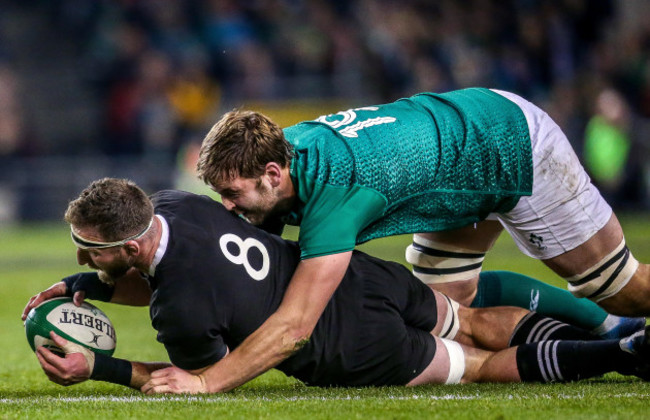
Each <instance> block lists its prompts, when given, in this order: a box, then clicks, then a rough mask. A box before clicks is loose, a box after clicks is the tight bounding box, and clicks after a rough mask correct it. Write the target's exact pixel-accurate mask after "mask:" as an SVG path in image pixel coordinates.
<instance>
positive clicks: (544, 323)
mask: <svg viewBox="0 0 650 420" xmlns="http://www.w3.org/2000/svg"><path fill="white" fill-rule="evenodd" d="M562 326H563V324H562V323H561V322H559V321H556V320H553V319H543V320H541V321H540V322H539V323H538V324H537V325H536V328H538V329H539V331H537V333H535V331H534V330H533V331H531V333H530V335H529V336H528V341H527V342H529V343H534V342H536V341H542V340H548V339H549V338H550V336H551V334H553V333H554V332H555V331H556V330H557V329H559V328H562Z"/></svg>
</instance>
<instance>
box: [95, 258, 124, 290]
mask: <svg viewBox="0 0 650 420" xmlns="http://www.w3.org/2000/svg"><path fill="white" fill-rule="evenodd" d="M130 269H131V264H130V263H129V262H128V261H120V262H119V263H117V264H115V265H113V266H112V267H109V268H104V269H97V275H98V276H99V280H101V281H102V282H104V283H106V284H109V285H111V286H115V281H116V280H117V279H119V278H120V277H124V276H125V275H126V273H127V272H128V271H129V270H130Z"/></svg>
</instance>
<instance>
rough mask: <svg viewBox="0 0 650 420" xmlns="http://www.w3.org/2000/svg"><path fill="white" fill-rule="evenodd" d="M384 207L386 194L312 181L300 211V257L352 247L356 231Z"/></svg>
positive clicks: (355, 186) (354, 243)
mask: <svg viewBox="0 0 650 420" xmlns="http://www.w3.org/2000/svg"><path fill="white" fill-rule="evenodd" d="M385 209H386V198H385V197H384V196H383V195H381V194H380V193H379V192H377V191H376V190H373V189H370V188H366V187H363V186H361V185H353V186H351V187H335V186H331V185H315V186H314V188H313V190H312V195H311V198H310V200H309V201H308V202H307V203H306V205H305V207H304V209H303V212H302V221H301V223H300V235H299V238H298V242H299V243H300V249H301V255H300V257H301V259H307V258H314V257H320V256H323V255H330V254H337V253H340V252H346V251H351V250H353V249H354V247H355V245H356V242H357V236H358V234H359V232H361V231H362V230H363V228H364V227H366V226H367V225H368V224H370V223H371V222H372V221H373V220H375V219H377V218H379V217H381V215H382V214H383V213H384V211H385Z"/></svg>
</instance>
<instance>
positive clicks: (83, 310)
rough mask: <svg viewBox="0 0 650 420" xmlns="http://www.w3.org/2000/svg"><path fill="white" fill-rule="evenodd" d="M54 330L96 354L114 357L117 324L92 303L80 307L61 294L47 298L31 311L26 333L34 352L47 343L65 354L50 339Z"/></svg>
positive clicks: (54, 350)
mask: <svg viewBox="0 0 650 420" xmlns="http://www.w3.org/2000/svg"><path fill="white" fill-rule="evenodd" d="M50 331H54V332H55V333H57V334H58V335H60V336H61V337H63V338H65V339H66V340H69V341H72V342H75V343H77V344H80V345H82V346H84V347H86V348H89V349H90V350H92V351H94V352H96V353H101V354H105V355H107V356H112V355H113V353H114V352H115V344H116V342H117V340H116V337H115V328H113V323H112V322H111V320H110V319H108V317H107V316H106V314H105V313H104V312H102V311H101V310H100V309H99V308H97V307H96V306H94V305H92V304H90V303H88V302H84V303H83V304H82V305H81V306H76V305H75V304H74V303H72V298H69V297H60V298H54V299H50V300H46V301H45V302H43V303H41V304H40V305H38V306H37V307H35V308H33V309H32V310H31V311H29V314H27V319H26V320H25V333H26V334H27V341H28V342H29V346H30V347H31V348H32V350H33V351H36V348H37V347H40V346H44V347H46V348H48V349H49V350H51V351H53V352H56V353H59V354H61V353H62V350H61V349H60V348H59V347H58V346H57V345H56V344H54V342H53V341H52V339H51V338H50Z"/></svg>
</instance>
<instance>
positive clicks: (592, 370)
mask: <svg viewBox="0 0 650 420" xmlns="http://www.w3.org/2000/svg"><path fill="white" fill-rule="evenodd" d="M637 363H638V362H637V360H636V358H635V357H634V356H632V355H630V354H629V353H626V352H624V351H623V350H621V348H620V346H619V340H600V341H562V340H549V341H541V342H538V343H531V344H522V345H520V346H519V347H518V348H517V368H518V369H519V375H520V377H521V380H522V382H568V381H577V380H580V379H586V378H592V377H595V376H600V375H603V374H605V373H608V372H614V371H617V372H620V373H629V372H631V371H633V370H634V366H636V365H637Z"/></svg>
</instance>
